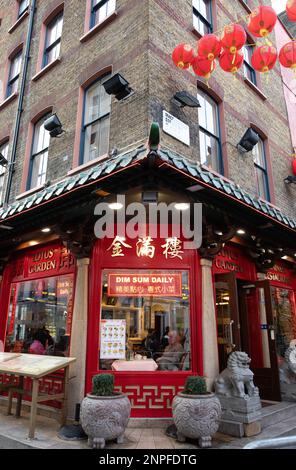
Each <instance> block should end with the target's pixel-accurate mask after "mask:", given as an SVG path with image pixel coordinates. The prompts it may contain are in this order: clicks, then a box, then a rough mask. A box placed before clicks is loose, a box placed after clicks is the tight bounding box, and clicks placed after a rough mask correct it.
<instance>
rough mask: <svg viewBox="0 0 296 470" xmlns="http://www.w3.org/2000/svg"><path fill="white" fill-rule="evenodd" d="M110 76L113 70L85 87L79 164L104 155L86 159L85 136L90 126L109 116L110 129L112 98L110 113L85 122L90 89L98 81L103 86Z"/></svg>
mask: <svg viewBox="0 0 296 470" xmlns="http://www.w3.org/2000/svg"><path fill="white" fill-rule="evenodd" d="M108 76H110V77H111V72H107V73H105V74H103V75H101V76H100V77H98V78H97V79H96V80H95V81H93V82H91V83H90V84H89V85H88V86H87V88H85V89H84V96H83V107H82V122H81V137H80V155H79V166H81V165H84V164H88V163H90V162H92V161H93V160H96V159H97V158H100V157H102V156H103V155H105V154H102V155H99V156H98V157H96V159H93V160H89V161H88V162H86V161H85V158H84V156H85V136H86V130H87V128H88V127H90V126H92V125H94V124H96V123H97V122H100V121H102V120H103V119H105V118H106V117H107V116H109V131H110V116H111V98H110V112H109V113H106V114H104V115H102V116H100V117H98V118H96V119H94V120H93V121H90V122H88V123H87V124H85V116H86V102H87V93H88V91H89V90H90V89H91V88H92V87H93V86H94V85H95V84H96V83H99V82H100V83H101V86H102V81H103V80H104V79H105V78H107V77H108ZM109 141H110V132H109ZM108 146H109V145H108Z"/></svg>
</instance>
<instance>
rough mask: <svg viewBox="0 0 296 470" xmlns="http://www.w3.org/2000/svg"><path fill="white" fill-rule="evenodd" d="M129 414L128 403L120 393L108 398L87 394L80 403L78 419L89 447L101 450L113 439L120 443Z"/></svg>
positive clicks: (125, 397) (129, 407) (129, 406)
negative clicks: (86, 436)
mask: <svg viewBox="0 0 296 470" xmlns="http://www.w3.org/2000/svg"><path fill="white" fill-rule="evenodd" d="M130 414H131V404H130V401H129V399H128V398H127V396H126V395H124V394H122V393H114V395H113V396H110V397H98V396H95V395H90V394H88V395H87V396H86V397H85V398H84V399H83V401H82V403H81V412H80V419H81V425H82V428H83V430H84V432H85V433H86V434H87V435H88V444H89V446H91V447H93V448H98V449H103V448H104V447H105V443H106V441H112V440H113V439H117V443H118V444H120V443H122V442H123V435H124V431H125V429H126V427H127V425H128V421H129V418H130Z"/></svg>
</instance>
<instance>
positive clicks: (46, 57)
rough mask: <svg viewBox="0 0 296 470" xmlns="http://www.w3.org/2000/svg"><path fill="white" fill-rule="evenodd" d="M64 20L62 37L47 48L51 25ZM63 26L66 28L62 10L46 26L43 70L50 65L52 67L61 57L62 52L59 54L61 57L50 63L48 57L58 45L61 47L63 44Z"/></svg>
mask: <svg viewBox="0 0 296 470" xmlns="http://www.w3.org/2000/svg"><path fill="white" fill-rule="evenodd" d="M60 18H62V21H63V24H62V30H61V35H60V37H59V38H57V39H56V40H55V41H54V42H53V43H52V44H50V45H49V46H47V39H48V32H49V28H50V27H51V25H53V24H54V23H55V22H58V21H59V19H60ZM63 26H64V10H61V11H59V13H57V15H56V16H54V18H53V19H52V20H51V21H50V22H49V23H47V24H46V32H45V40H44V50H43V59H42V69H43V68H44V67H46V66H48V65H50V64H51V63H52V62H53V61H54V60H56V59H57V58H58V57H59V56H60V52H59V55H58V57H57V58H56V59H53V60H51V61H50V62H49V61H48V55H49V53H50V52H51V51H52V50H53V49H54V48H55V47H56V46H57V45H58V44H60V45H61V42H62V34H63Z"/></svg>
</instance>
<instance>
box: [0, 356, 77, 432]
mask: <svg viewBox="0 0 296 470" xmlns="http://www.w3.org/2000/svg"><path fill="white" fill-rule="evenodd" d="M75 361H76V358H73V357H56V356H39V355H35V354H14V353H0V373H2V374H9V375H11V376H12V381H11V382H10V383H8V384H4V385H1V388H0V390H5V391H8V408H7V412H8V414H12V413H11V409H12V398H13V393H17V406H16V416H18V417H19V416H20V414H21V407H22V396H23V395H24V394H26V395H29V396H31V397H32V401H31V412H30V427H29V439H34V437H35V427H36V416H37V406H38V403H41V402H44V401H49V400H59V401H61V402H62V413H61V425H64V424H65V423H66V418H67V399H68V387H69V366H70V364H72V363H73V362H75ZM60 369H63V370H64V388H63V391H62V392H61V393H56V394H53V395H50V394H43V393H39V379H41V378H42V377H45V376H46V375H49V374H52V373H54V372H56V371H58V370H60ZM15 376H17V377H19V384H18V386H16V385H15V384H14V383H13V380H14V377H15ZM24 377H29V378H31V379H32V391H31V392H30V391H27V390H24Z"/></svg>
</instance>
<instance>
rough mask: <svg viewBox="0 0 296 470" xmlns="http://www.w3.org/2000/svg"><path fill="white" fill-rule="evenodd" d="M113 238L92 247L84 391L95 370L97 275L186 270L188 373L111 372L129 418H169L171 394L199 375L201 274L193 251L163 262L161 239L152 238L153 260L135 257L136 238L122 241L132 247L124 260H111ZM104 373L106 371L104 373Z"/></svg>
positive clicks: (164, 258) (117, 258) (97, 307)
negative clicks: (125, 400)
mask: <svg viewBox="0 0 296 470" xmlns="http://www.w3.org/2000/svg"><path fill="white" fill-rule="evenodd" d="M112 241H113V239H104V240H101V241H100V240H98V241H97V242H96V244H95V246H94V249H93V254H92V260H91V265H90V283H89V322H88V341H87V364H86V366H87V367H86V370H87V373H86V391H87V392H89V391H90V390H91V380H92V377H93V376H94V375H95V374H97V373H98V372H100V371H99V370H98V351H99V328H100V314H101V294H102V292H101V289H102V287H101V284H102V282H101V280H102V279H101V276H102V270H103V269H126V270H129V269H133V270H139V271H141V270H143V269H149V270H168V271H170V270H172V271H173V270H187V271H188V272H189V287H190V321H191V364H192V371H188V372H187V371H186V372H183V371H180V372H167V371H164V372H163V371H156V372H137V373H136V374H134V373H131V372H112V373H113V374H114V376H115V386H116V387H117V389H121V390H123V391H124V392H126V393H128V394H129V397H130V399H131V400H132V403H133V404H134V405H133V408H132V416H133V417H141V416H142V417H169V416H171V401H172V398H173V396H174V395H175V393H177V392H178V391H179V390H180V389H181V388H182V387H183V386H184V382H185V379H186V377H188V376H189V375H192V373H194V374H200V375H202V373H203V369H202V364H203V361H202V337H201V331H202V328H201V326H202V325H201V272H200V261H199V256H198V253H197V250H184V253H183V254H182V257H183V259H179V258H174V259H169V258H168V259H166V257H165V255H164V254H163V251H164V249H163V248H162V247H161V245H163V243H164V240H163V239H159V238H158V239H156V238H155V242H154V245H155V247H156V250H155V257H154V258H153V259H151V258H149V257H145V258H138V257H137V254H136V243H137V239H135V240H130V239H128V238H127V239H126V243H127V244H128V245H130V246H132V248H130V249H128V248H126V249H125V250H124V253H125V256H124V257H113V258H112V256H111V255H112V251H111V250H109V251H108V248H109V247H110V245H111V244H112ZM105 372H106V371H105Z"/></svg>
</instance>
